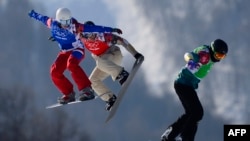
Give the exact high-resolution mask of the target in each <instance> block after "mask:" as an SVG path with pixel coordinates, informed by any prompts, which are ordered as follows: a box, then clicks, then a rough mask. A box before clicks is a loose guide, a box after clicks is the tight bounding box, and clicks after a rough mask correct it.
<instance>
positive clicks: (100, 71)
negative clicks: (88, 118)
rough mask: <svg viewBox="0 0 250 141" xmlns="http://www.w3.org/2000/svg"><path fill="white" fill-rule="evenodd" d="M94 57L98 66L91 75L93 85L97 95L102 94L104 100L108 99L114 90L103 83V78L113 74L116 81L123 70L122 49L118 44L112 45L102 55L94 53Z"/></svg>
mask: <svg viewBox="0 0 250 141" xmlns="http://www.w3.org/2000/svg"><path fill="white" fill-rule="evenodd" d="M92 57H93V58H94V59H95V61H96V67H95V68H94V69H93V71H92V73H91V74H90V77H89V79H90V81H91V83H92V85H91V86H92V88H93V89H94V91H95V92H96V94H97V95H102V96H101V99H102V100H104V101H108V100H109V98H110V97H112V95H113V92H112V91H111V90H110V89H109V88H108V87H107V86H106V85H105V84H104V83H103V80H104V79H106V78H107V77H108V76H111V77H112V79H113V81H115V80H116V77H117V76H118V75H119V74H120V72H121V71H122V69H123V67H122V66H121V63H122V58H123V56H122V53H121V50H120V48H119V47H117V46H111V47H110V48H109V49H108V50H107V51H106V52H105V53H104V54H102V55H100V56H96V55H93V54H92Z"/></svg>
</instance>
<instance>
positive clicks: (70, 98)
mask: <svg viewBox="0 0 250 141" xmlns="http://www.w3.org/2000/svg"><path fill="white" fill-rule="evenodd" d="M75 95H76V94H75V92H74V91H73V92H71V93H70V94H68V95H63V96H62V97H61V98H58V100H57V101H58V103H60V104H67V103H69V102H73V101H75V100H76V98H75Z"/></svg>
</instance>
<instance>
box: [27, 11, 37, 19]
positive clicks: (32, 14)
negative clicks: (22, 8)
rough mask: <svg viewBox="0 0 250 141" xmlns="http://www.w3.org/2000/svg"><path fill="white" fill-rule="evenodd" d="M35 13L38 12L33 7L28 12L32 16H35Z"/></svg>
mask: <svg viewBox="0 0 250 141" xmlns="http://www.w3.org/2000/svg"><path fill="white" fill-rule="evenodd" d="M35 14H36V12H35V10H33V9H32V10H31V11H30V12H29V13H28V15H29V16H30V17H31V18H32V17H34V16H35Z"/></svg>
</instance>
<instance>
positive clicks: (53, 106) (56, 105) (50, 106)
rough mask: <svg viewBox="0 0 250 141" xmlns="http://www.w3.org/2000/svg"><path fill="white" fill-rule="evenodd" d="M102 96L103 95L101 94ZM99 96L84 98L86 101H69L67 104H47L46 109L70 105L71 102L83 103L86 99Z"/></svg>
mask: <svg viewBox="0 0 250 141" xmlns="http://www.w3.org/2000/svg"><path fill="white" fill-rule="evenodd" d="M101 96H102V95H101ZM99 97H100V96H95V98H93V99H90V100H84V101H80V100H76V101H73V102H69V103H66V104H60V103H56V104H52V105H49V106H47V107H46V109H51V108H56V107H60V106H66V105H70V104H77V103H81V102H85V101H91V100H94V99H97V98H99Z"/></svg>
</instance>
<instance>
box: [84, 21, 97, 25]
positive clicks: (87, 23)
mask: <svg viewBox="0 0 250 141" xmlns="http://www.w3.org/2000/svg"><path fill="white" fill-rule="evenodd" d="M84 24H86V25H95V23H94V22H92V21H86V22H85V23H84Z"/></svg>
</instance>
